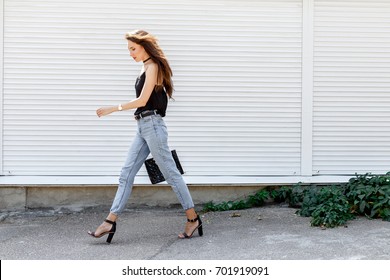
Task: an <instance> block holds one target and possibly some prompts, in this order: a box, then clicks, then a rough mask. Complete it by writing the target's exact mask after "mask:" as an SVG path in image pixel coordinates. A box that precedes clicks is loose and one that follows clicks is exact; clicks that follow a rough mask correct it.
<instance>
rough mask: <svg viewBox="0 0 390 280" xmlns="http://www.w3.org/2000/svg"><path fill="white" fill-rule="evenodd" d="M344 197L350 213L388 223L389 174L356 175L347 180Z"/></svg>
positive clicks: (389, 207) (389, 212)
mask: <svg viewBox="0 0 390 280" xmlns="http://www.w3.org/2000/svg"><path fill="white" fill-rule="evenodd" d="M345 195H346V197H347V199H348V201H349V203H350V204H351V211H352V213H356V214H359V215H365V216H367V217H369V218H381V219H383V220H385V221H390V172H388V173H386V174H385V175H371V174H369V173H367V174H364V175H356V177H355V178H351V179H350V180H349V182H348V184H347V186H346V189H345Z"/></svg>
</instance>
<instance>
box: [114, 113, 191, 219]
mask: <svg viewBox="0 0 390 280" xmlns="http://www.w3.org/2000/svg"><path fill="white" fill-rule="evenodd" d="M137 125H138V129H137V134H136V136H135V138H134V141H133V143H132V145H131V147H130V149H129V152H128V155H127V159H126V162H125V164H124V166H123V168H122V171H121V175H120V177H119V186H118V190H117V192H116V195H115V198H114V202H113V203H112V206H111V209H110V212H111V213H114V214H116V215H118V214H120V213H121V212H122V211H123V209H124V208H125V205H126V203H127V200H128V199H129V197H130V194H131V191H132V188H133V183H134V178H135V175H136V174H137V173H138V171H139V170H140V168H141V167H142V164H143V163H144V161H145V160H146V158H147V157H148V155H149V154H150V153H151V154H152V157H153V158H154V160H155V161H156V163H157V165H158V167H159V168H160V170H161V173H162V174H163V175H164V178H165V179H166V181H167V183H168V184H169V185H171V187H172V189H173V191H174V192H175V194H176V196H177V198H178V199H179V201H180V203H181V205H182V207H183V209H184V210H187V209H190V208H193V207H194V203H193V202H192V197H191V194H190V192H189V190H188V187H187V184H186V183H185V182H184V180H183V177H182V176H181V174H180V172H179V170H178V169H177V167H176V164H175V161H174V159H173V157H172V154H171V151H170V149H169V147H168V131H167V127H166V125H165V122H164V120H163V119H162V117H161V116H160V115H151V116H147V117H144V118H142V119H139V120H137Z"/></svg>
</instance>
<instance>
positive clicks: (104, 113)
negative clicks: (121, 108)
mask: <svg viewBox="0 0 390 280" xmlns="http://www.w3.org/2000/svg"><path fill="white" fill-rule="evenodd" d="M115 109H116V108H115V107H103V108H99V109H97V110H96V114H97V115H98V117H99V118H100V117H103V116H107V115H109V114H111V113H113V112H115Z"/></svg>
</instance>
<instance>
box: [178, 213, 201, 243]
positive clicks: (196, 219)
mask: <svg viewBox="0 0 390 280" xmlns="http://www.w3.org/2000/svg"><path fill="white" fill-rule="evenodd" d="M196 221H199V224H198V226H197V227H196V228H195V229H194V230H193V231H192V232H191V234H190V235H188V234H187V233H185V232H183V233H182V235H183V236H184V237H180V236H179V238H180V239H185V238H191V237H192V235H193V234H194V232H195V231H196V230H198V234H199V236H202V235H203V226H202V220H201V219H200V217H199V215H197V217H196V218H195V219H193V220H190V219H187V222H190V223H195V222H196Z"/></svg>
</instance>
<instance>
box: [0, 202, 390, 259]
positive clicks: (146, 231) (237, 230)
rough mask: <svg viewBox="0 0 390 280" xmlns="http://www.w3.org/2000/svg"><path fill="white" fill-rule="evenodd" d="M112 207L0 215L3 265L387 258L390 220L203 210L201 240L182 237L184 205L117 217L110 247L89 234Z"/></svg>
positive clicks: (267, 209) (278, 210) (282, 209)
mask: <svg viewBox="0 0 390 280" xmlns="http://www.w3.org/2000/svg"><path fill="white" fill-rule="evenodd" d="M107 210H108V209H107V207H98V208H90V209H79V210H77V211H76V210H74V209H73V210H68V209H57V210H49V209H40V210H39V209H38V210H29V211H25V212H8V213H1V214H0V259H2V260H237V259H239V260H390V223H389V222H385V221H382V220H369V219H367V218H365V217H359V218H357V219H355V220H352V221H350V222H348V224H347V225H346V226H341V227H337V228H333V229H321V228H318V227H311V226H310V218H305V217H300V216H297V215H296V214H295V211H296V209H292V208H289V207H287V206H284V205H269V206H264V207H260V208H251V209H247V210H240V211H226V212H208V213H202V214H201V218H202V220H203V230H204V235H203V237H199V236H198V234H197V233H195V234H194V237H193V238H191V239H186V240H181V239H178V238H177V234H178V233H179V232H181V231H182V230H183V229H184V224H185V221H186V218H185V215H184V212H183V211H182V210H181V209H180V208H175V207H173V208H153V207H139V208H130V209H126V210H125V212H124V213H123V214H122V215H121V216H120V217H119V219H118V225H117V232H116V234H115V236H114V238H113V241H112V243H111V244H108V243H106V242H105V240H106V238H104V237H103V238H100V239H95V238H92V237H90V236H89V235H88V234H87V231H88V230H92V231H93V230H95V228H96V227H97V226H98V225H99V224H100V223H101V222H102V221H103V219H104V218H105V217H106V215H107Z"/></svg>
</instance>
